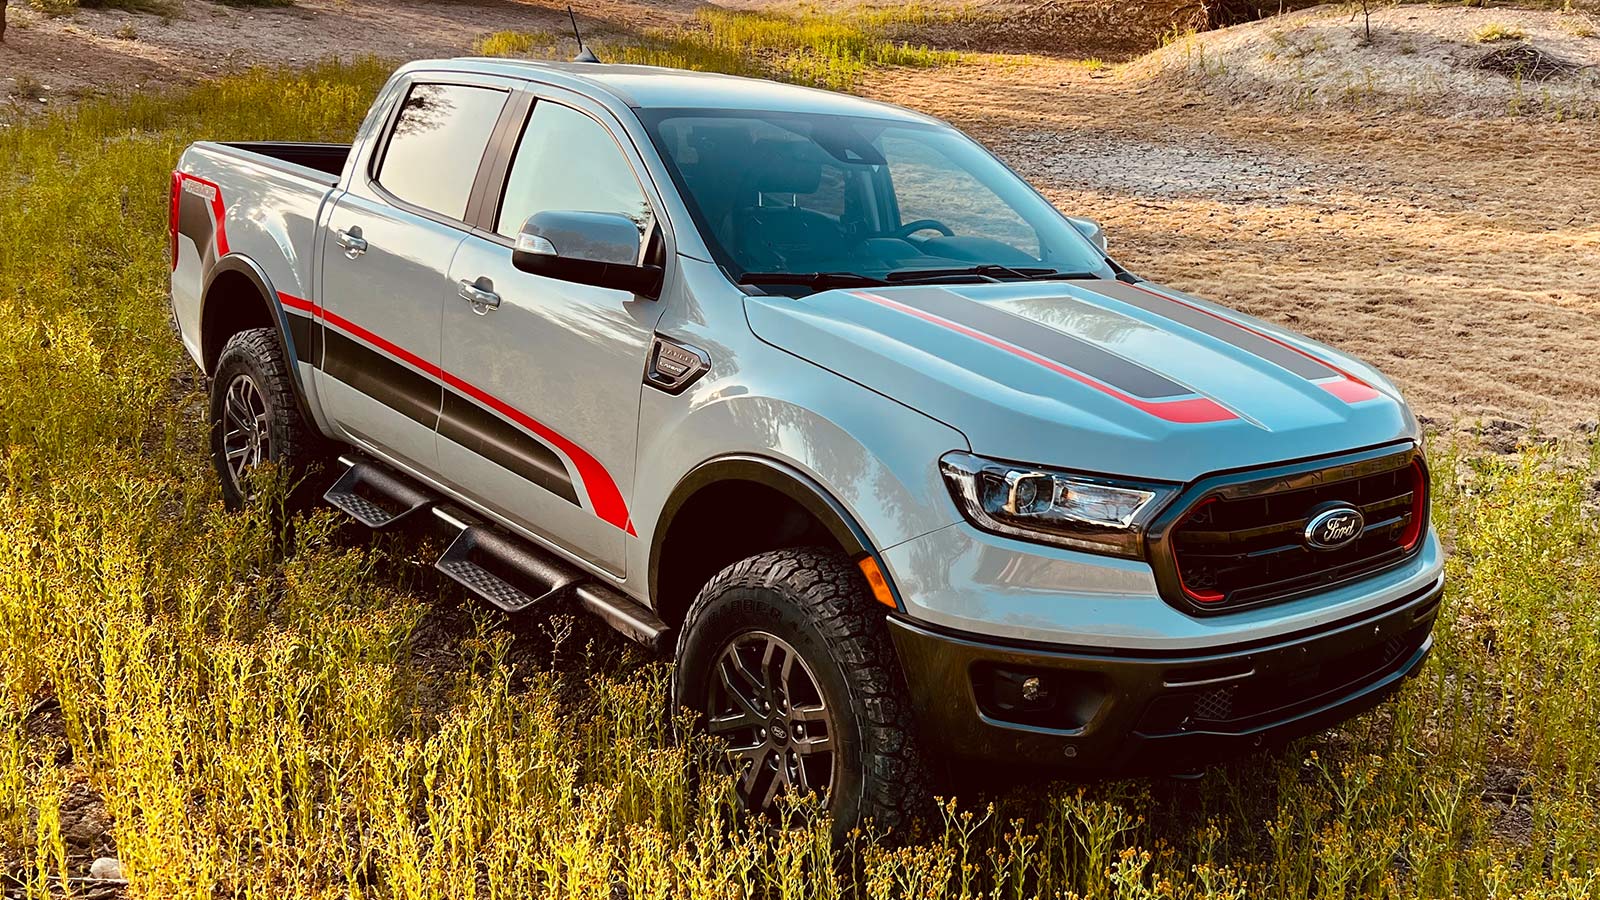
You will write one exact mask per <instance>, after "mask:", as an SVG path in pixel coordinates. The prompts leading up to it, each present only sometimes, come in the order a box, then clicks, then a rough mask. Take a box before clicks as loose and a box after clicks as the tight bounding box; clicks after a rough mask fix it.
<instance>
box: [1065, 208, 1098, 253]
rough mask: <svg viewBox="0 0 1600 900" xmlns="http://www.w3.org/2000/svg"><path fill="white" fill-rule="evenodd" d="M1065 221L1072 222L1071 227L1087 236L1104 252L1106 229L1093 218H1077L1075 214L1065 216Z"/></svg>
mask: <svg viewBox="0 0 1600 900" xmlns="http://www.w3.org/2000/svg"><path fill="white" fill-rule="evenodd" d="M1067 221H1068V222H1071V223H1072V227H1073V228H1076V229H1078V233H1079V234H1081V235H1083V236H1084V237H1086V238H1088V239H1089V241H1090V242H1091V243H1093V244H1094V245H1095V246H1096V247H1099V248H1100V252H1101V253H1104V252H1106V230H1105V229H1104V228H1101V227H1100V223H1099V222H1096V221H1095V220H1093V219H1079V218H1077V217H1075V216H1067Z"/></svg>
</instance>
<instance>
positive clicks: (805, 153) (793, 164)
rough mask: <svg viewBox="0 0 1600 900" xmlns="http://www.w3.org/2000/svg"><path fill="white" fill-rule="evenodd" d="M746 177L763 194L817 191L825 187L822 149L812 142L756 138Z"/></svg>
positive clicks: (754, 188)
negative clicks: (823, 185)
mask: <svg viewBox="0 0 1600 900" xmlns="http://www.w3.org/2000/svg"><path fill="white" fill-rule="evenodd" d="M750 154H751V159H752V163H751V166H750V168H749V170H748V172H747V174H746V176H745V178H746V179H747V185H748V187H749V188H750V189H751V190H754V191H755V192H757V193H761V194H814V193H816V191H817V188H819V187H821V186H822V157H823V153H822V149H821V148H819V147H818V146H817V145H815V144H813V143H811V142H810V141H772V140H767V141H756V142H755V144H754V145H752V146H751V148H750Z"/></svg>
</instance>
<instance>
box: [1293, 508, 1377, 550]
mask: <svg viewBox="0 0 1600 900" xmlns="http://www.w3.org/2000/svg"><path fill="white" fill-rule="evenodd" d="M1366 524H1367V520H1366V519H1365V518H1364V517H1362V515H1361V510H1359V509H1356V508H1354V507H1350V506H1335V507H1333V508H1332V509H1325V510H1323V511H1322V512H1319V513H1317V514H1316V515H1314V516H1312V517H1311V521H1309V522H1307V523H1306V546H1308V547H1310V548H1312V549H1313V550H1337V549H1339V548H1340V547H1345V546H1348V545H1349V544H1350V542H1351V541H1354V540H1355V539H1356V538H1358V537H1360V536H1361V529H1362V528H1363V527H1364V526H1365V525H1366Z"/></svg>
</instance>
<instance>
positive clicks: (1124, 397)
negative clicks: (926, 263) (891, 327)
mask: <svg viewBox="0 0 1600 900" xmlns="http://www.w3.org/2000/svg"><path fill="white" fill-rule="evenodd" d="M850 293H852V294H854V295H856V296H857V297H861V298H862V299H865V300H871V301H872V302H873V303H876V304H878V305H880V306H886V307H888V308H890V309H894V310H898V311H900V312H903V313H906V314H907V315H912V316H916V317H917V318H919V319H922V320H924V321H926V322H932V323H933V324H935V325H938V326H941V327H943V328H948V329H950V330H951V331H954V332H956V333H958V334H963V335H966V336H967V337H970V338H972V339H973V340H977V341H982V342H983V343H985V344H988V345H989V346H991V347H995V348H998V349H1000V350H1004V351H1005V352H1007V353H1010V354H1012V355H1013V356H1019V357H1021V358H1023V359H1026V360H1028V361H1029V362H1031V363H1035V364H1037V365H1040V366H1043V367H1044V368H1046V369H1049V370H1050V371H1052V372H1055V373H1057V374H1059V375H1064V376H1066V377H1067V378H1070V379H1072V380H1073V381H1076V382H1078V383H1079V384H1083V385H1086V386H1088V387H1091V388H1094V389H1095V390H1097V391H1099V392H1101V393H1102V394H1106V395H1107V396H1111V397H1115V398H1117V399H1118V400H1121V401H1122V402H1123V403H1126V404H1128V405H1129V406H1132V407H1134V408H1135V409H1139V410H1142V411H1143V412H1146V413H1149V414H1150V415H1152V416H1155V417H1156V418H1158V419H1164V420H1166V421H1168V422H1177V423H1180V424H1185V425H1195V424H1201V423H1204V422H1226V421H1228V420H1230V419H1237V418H1238V416H1236V415H1234V414H1233V412H1232V411H1231V410H1229V409H1227V408H1226V407H1224V406H1222V404H1220V403H1217V402H1216V401H1215V400H1212V399H1211V398H1209V397H1189V398H1185V399H1182V400H1142V399H1140V398H1138V397H1134V396H1131V395H1129V394H1125V393H1123V392H1122V391H1119V390H1117V389H1116V388H1114V387H1112V386H1111V385H1108V384H1104V383H1102V382H1099V381H1096V380H1095V379H1093V378H1090V377H1089V376H1087V375H1084V374H1083V373H1081V372H1077V371H1074V370H1073V369H1069V368H1067V367H1066V366H1063V365H1062V364H1060V363H1058V362H1056V361H1055V360H1053V359H1046V358H1045V357H1043V356H1040V355H1038V354H1037V353H1034V352H1032V351H1031V350H1027V349H1024V348H1022V347H1018V346H1017V345H1015V344H1013V343H1010V342H1009V341H1003V340H1001V339H999V338H997V337H995V336H993V335H990V334H984V333H983V332H981V331H978V330H976V329H973V328H968V327H967V326H965V325H962V324H961V323H960V322H952V321H951V320H949V319H946V318H944V317H943V316H936V315H934V314H933V313H929V312H924V311H922V310H920V309H916V308H915V307H911V306H907V305H906V304H904V303H901V302H899V301H896V300H891V299H889V298H888V297H884V296H881V295H879V294H874V293H871V292H869V291H851V292H850Z"/></svg>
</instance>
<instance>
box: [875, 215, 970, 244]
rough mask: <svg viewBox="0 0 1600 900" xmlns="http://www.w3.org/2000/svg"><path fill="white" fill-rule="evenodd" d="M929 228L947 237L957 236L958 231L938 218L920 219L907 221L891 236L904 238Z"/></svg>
mask: <svg viewBox="0 0 1600 900" xmlns="http://www.w3.org/2000/svg"><path fill="white" fill-rule="evenodd" d="M928 230H933V231H937V232H939V233H940V234H942V235H944V236H945V237H955V236H956V233H955V232H954V231H951V230H950V226H949V225H946V224H945V223H943V222H941V221H939V220H938V219H918V220H916V221H915V222H907V223H906V224H904V225H901V226H900V227H899V228H896V229H895V230H894V231H891V232H890V233H889V236H890V237H897V238H901V239H902V240H903V239H905V238H908V237H911V236H912V235H913V234H916V233H917V232H919V231H928Z"/></svg>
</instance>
